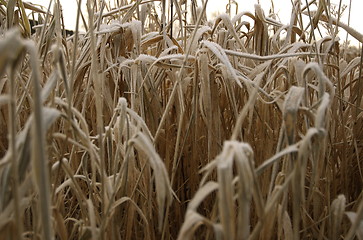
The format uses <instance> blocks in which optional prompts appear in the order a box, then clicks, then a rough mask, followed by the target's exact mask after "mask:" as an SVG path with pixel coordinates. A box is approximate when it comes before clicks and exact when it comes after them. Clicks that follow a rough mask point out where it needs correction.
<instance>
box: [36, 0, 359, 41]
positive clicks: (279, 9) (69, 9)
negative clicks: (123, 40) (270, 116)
mask: <svg viewBox="0 0 363 240" xmlns="http://www.w3.org/2000/svg"><path fill="white" fill-rule="evenodd" d="M29 2H32V3H36V4H43V5H46V6H48V5H47V4H49V0H31V1H29ZM82 2H84V3H85V2H86V0H83V1H82ZM111 2H112V1H111ZM236 2H237V3H238V11H239V12H241V11H251V12H254V5H255V4H256V3H257V2H259V3H260V4H261V6H262V8H263V9H264V11H265V15H268V12H269V10H270V9H271V0H236ZM273 2H274V7H275V12H276V13H278V16H279V17H280V20H281V22H282V23H284V24H288V23H289V20H290V15H291V2H292V0H273ZM330 2H331V3H332V4H336V5H337V6H338V4H339V0H330ZM351 2H352V6H351V22H350V26H351V27H353V28H354V29H356V30H357V31H358V32H361V33H363V26H362V21H363V16H362V10H363V0H351ZM227 3H228V0H208V5H207V13H208V16H209V20H213V19H212V15H215V14H216V13H218V12H219V13H223V12H225V9H226V4H227ZM302 3H303V5H305V4H304V3H305V0H302ZM349 3H350V0H342V4H343V5H345V6H346V10H345V11H344V15H343V18H342V19H341V21H342V22H344V23H347V22H348V12H349ZM61 4H62V5H63V11H64V16H65V25H66V27H67V28H69V29H74V27H75V18H76V13H77V3H76V0H61ZM213 13H214V14H213ZM345 36H346V33H345V31H344V30H340V35H339V37H340V38H341V39H343V40H345ZM349 40H350V41H351V43H352V44H355V45H356V44H357V43H358V42H357V41H356V40H354V39H349Z"/></svg>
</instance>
